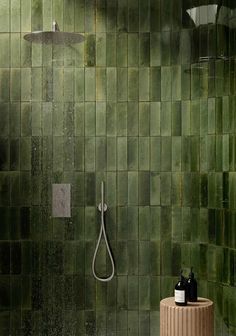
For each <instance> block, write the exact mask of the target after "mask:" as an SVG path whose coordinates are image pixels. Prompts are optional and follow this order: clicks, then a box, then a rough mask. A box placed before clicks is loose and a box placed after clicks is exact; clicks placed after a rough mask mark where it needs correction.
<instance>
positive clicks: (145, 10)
mask: <svg viewBox="0 0 236 336" xmlns="http://www.w3.org/2000/svg"><path fill="white" fill-rule="evenodd" d="M139 18H140V20H139V30H140V31H141V32H149V31H150V1H147V2H145V3H143V1H139Z"/></svg>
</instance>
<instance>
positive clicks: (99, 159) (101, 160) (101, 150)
mask: <svg viewBox="0 0 236 336" xmlns="http://www.w3.org/2000/svg"><path fill="white" fill-rule="evenodd" d="M106 147H107V144H106V139H105V137H99V138H97V139H96V171H105V169H106Z"/></svg>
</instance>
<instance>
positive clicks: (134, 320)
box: [128, 311, 138, 336]
mask: <svg viewBox="0 0 236 336" xmlns="http://www.w3.org/2000/svg"><path fill="white" fill-rule="evenodd" d="M137 332H138V312H137V311H128V335H130V336H131V335H136V334H137Z"/></svg>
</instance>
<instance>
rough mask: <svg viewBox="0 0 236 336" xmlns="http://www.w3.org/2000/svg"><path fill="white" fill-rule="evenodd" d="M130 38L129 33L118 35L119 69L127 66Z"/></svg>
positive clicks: (117, 56) (117, 58)
mask: <svg viewBox="0 0 236 336" xmlns="http://www.w3.org/2000/svg"><path fill="white" fill-rule="evenodd" d="M127 54H128V36H127V33H118V34H117V37H116V62H117V66H118V67H126V66H127Z"/></svg>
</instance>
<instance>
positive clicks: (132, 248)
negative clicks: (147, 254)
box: [127, 240, 139, 275]
mask: <svg viewBox="0 0 236 336" xmlns="http://www.w3.org/2000/svg"><path fill="white" fill-rule="evenodd" d="M127 246H128V265H129V268H128V272H129V275H138V273H139V268H138V265H139V264H138V242H137V241H132V240H130V241H128V243H127Z"/></svg>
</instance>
